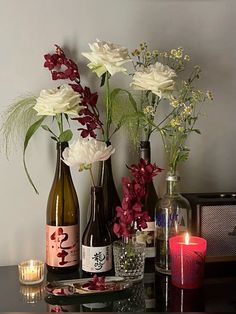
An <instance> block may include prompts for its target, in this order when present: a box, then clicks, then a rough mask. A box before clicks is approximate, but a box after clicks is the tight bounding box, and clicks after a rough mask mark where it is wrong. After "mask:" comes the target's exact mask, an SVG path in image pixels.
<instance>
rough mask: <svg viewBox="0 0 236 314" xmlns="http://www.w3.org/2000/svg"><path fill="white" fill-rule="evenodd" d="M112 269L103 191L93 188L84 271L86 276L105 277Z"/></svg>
mask: <svg viewBox="0 0 236 314" xmlns="http://www.w3.org/2000/svg"><path fill="white" fill-rule="evenodd" d="M111 269H112V242H111V235H110V232H109V229H108V227H107V224H106V220H105V218H104V203H103V190H102V187H101V186H92V187H91V214H90V219H89V222H88V224H87V226H86V228H85V230H84V233H83V237H82V270H83V275H84V276H91V275H94V274H97V275H99V276H105V275H108V274H109V273H110V271H111Z"/></svg>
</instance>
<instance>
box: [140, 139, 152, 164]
mask: <svg viewBox="0 0 236 314" xmlns="http://www.w3.org/2000/svg"><path fill="white" fill-rule="evenodd" d="M139 156H140V158H142V159H144V160H146V161H148V162H150V161H151V147H150V141H141V142H140V148H139Z"/></svg>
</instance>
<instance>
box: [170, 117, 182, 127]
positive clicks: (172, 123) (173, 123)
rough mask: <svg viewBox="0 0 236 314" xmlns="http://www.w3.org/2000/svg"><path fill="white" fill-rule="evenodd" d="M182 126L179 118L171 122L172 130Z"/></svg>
mask: <svg viewBox="0 0 236 314" xmlns="http://www.w3.org/2000/svg"><path fill="white" fill-rule="evenodd" d="M180 124H181V122H180V120H179V118H173V119H172V120H171V121H170V125H171V127H172V128H175V127H178V126H180Z"/></svg>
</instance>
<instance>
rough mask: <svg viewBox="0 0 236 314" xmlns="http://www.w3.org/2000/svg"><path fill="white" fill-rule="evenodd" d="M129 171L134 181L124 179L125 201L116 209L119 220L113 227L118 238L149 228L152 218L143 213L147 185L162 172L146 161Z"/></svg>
mask: <svg viewBox="0 0 236 314" xmlns="http://www.w3.org/2000/svg"><path fill="white" fill-rule="evenodd" d="M128 169H129V170H130V172H131V174H132V176H133V179H132V180H131V178H130V177H124V178H122V190H123V199H122V201H121V206H119V207H117V208H116V218H117V219H116V223H115V224H114V226H113V231H114V233H115V234H116V235H117V236H118V237H121V236H130V235H132V234H133V233H134V232H136V230H137V229H138V230H142V229H145V228H147V222H148V221H150V219H151V218H150V217H149V215H148V213H147V212H146V211H142V210H143V204H144V201H145V197H146V195H147V189H146V188H147V183H148V182H150V181H151V180H152V178H153V177H154V176H156V175H157V174H158V173H159V172H160V171H161V170H162V169H161V168H159V167H157V166H156V164H151V163H149V162H147V161H146V160H144V159H140V162H139V163H138V164H137V165H132V166H131V167H128Z"/></svg>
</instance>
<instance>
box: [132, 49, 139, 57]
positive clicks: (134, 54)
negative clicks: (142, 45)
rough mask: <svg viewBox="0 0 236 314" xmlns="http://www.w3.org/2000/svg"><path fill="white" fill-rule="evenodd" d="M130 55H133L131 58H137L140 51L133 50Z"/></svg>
mask: <svg viewBox="0 0 236 314" xmlns="http://www.w3.org/2000/svg"><path fill="white" fill-rule="evenodd" d="M132 55H133V56H139V55H140V50H138V49H135V50H134V51H133V52H132Z"/></svg>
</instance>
